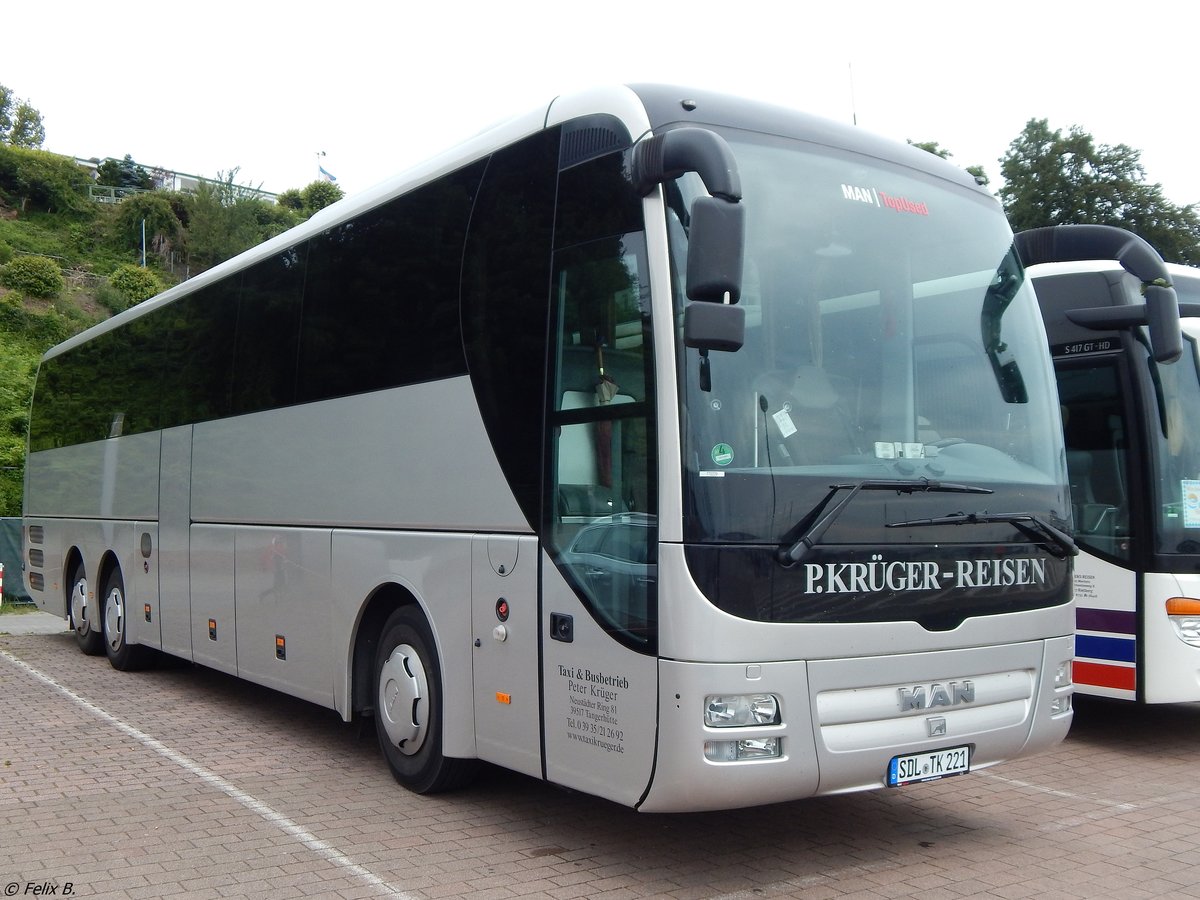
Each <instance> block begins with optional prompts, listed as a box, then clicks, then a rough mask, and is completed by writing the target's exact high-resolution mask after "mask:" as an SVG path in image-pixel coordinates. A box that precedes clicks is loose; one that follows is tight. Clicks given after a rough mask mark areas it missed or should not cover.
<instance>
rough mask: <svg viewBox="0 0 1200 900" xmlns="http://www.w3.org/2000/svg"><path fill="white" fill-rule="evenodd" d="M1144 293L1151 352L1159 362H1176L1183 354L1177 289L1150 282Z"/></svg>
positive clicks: (1143, 290)
mask: <svg viewBox="0 0 1200 900" xmlns="http://www.w3.org/2000/svg"><path fill="white" fill-rule="evenodd" d="M1142 293H1143V295H1144V296H1145V298H1146V325H1147V326H1148V327H1149V329H1150V348H1151V352H1152V353H1153V354H1154V358H1155V360H1157V361H1158V362H1174V361H1175V360H1177V359H1179V357H1180V356H1181V355H1182V354H1183V334H1182V333H1181V332H1180V328H1179V299H1178V298H1177V297H1176V295H1175V289H1174V288H1172V287H1166V286H1164V285H1157V284H1148V285H1146V286H1145V287H1144V288H1143V289H1142Z"/></svg>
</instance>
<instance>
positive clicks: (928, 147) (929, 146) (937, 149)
mask: <svg viewBox="0 0 1200 900" xmlns="http://www.w3.org/2000/svg"><path fill="white" fill-rule="evenodd" d="M909 143H910V144H912V145H913V146H914V147H917V148H918V149H920V150H924V151H926V152H928V153H932V154H933V155H934V156H940V157H941V158H942V159H946V160H948V159H950V157H952V156H953V155H954V154H953V153H951V152H950V151H949V150H947V149H946V148H944V147H942V146H941V145H940V144H939V143H938V142H937V141H912V140H910V141H909ZM964 171H965V172H966V173H967V174H968V175H970V176H972V177H973V178H974V179H975V181H976V182H977V183H979V184H983V185H986V184H989V183H990V182H991V179H989V178H988V176H987V173H986V172H985V171H984V170H983V166H967V167H966V169H965V170H964Z"/></svg>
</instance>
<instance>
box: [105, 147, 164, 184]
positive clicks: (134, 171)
mask: <svg viewBox="0 0 1200 900" xmlns="http://www.w3.org/2000/svg"><path fill="white" fill-rule="evenodd" d="M96 184H103V185H108V186H110V187H119V188H139V189H140V190H144V191H148V190H150V188H152V187H154V179H153V178H151V177H150V173H149V172H147V171H146V170H145V169H143V168H142V167H141V166H139V165H138V164H137V163H135V162H134V161H133V157H132V156H130V155H129V154H128V153H126V154H125V158H124V159H122V160H115V159H113V158H112V157H109V158H108V159H106V160H105V161H104V162H102V163H100V165H99V166H97V167H96Z"/></svg>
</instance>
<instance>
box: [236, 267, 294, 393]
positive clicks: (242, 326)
mask: <svg viewBox="0 0 1200 900" xmlns="http://www.w3.org/2000/svg"><path fill="white" fill-rule="evenodd" d="M307 255H308V245H307V244H302V245H300V246H298V247H289V248H288V249H287V250H285V251H284V252H283V253H280V254H279V255H277V256H273V257H271V258H270V259H266V260H263V261H262V262H260V263H258V264H257V265H256V266H254V268H252V269H247V270H246V273H245V275H244V276H243V279H242V291H241V300H240V303H239V304H238V323H237V341H236V345H235V351H234V366H233V369H234V377H233V406H232V412H233V414H234V415H239V414H240V413H248V412H257V411H259V410H264V409H276V408H278V407H281V406H287V405H288V404H290V403H292V402H293V401H294V400H295V397H296V354H297V353H298V352H299V342H300V309H301V301H302V299H303V294H304V263H305V260H306V258H307Z"/></svg>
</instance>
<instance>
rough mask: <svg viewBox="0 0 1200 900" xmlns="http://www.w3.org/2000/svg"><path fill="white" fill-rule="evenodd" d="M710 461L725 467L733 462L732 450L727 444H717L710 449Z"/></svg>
mask: <svg viewBox="0 0 1200 900" xmlns="http://www.w3.org/2000/svg"><path fill="white" fill-rule="evenodd" d="M712 461H713V462H715V463H716V464H717V465H718V466H727V465H729V464H730V463H731V462H733V448H732V447H730V446H729V445H728V444H717V446H715V447H713V448H712Z"/></svg>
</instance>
